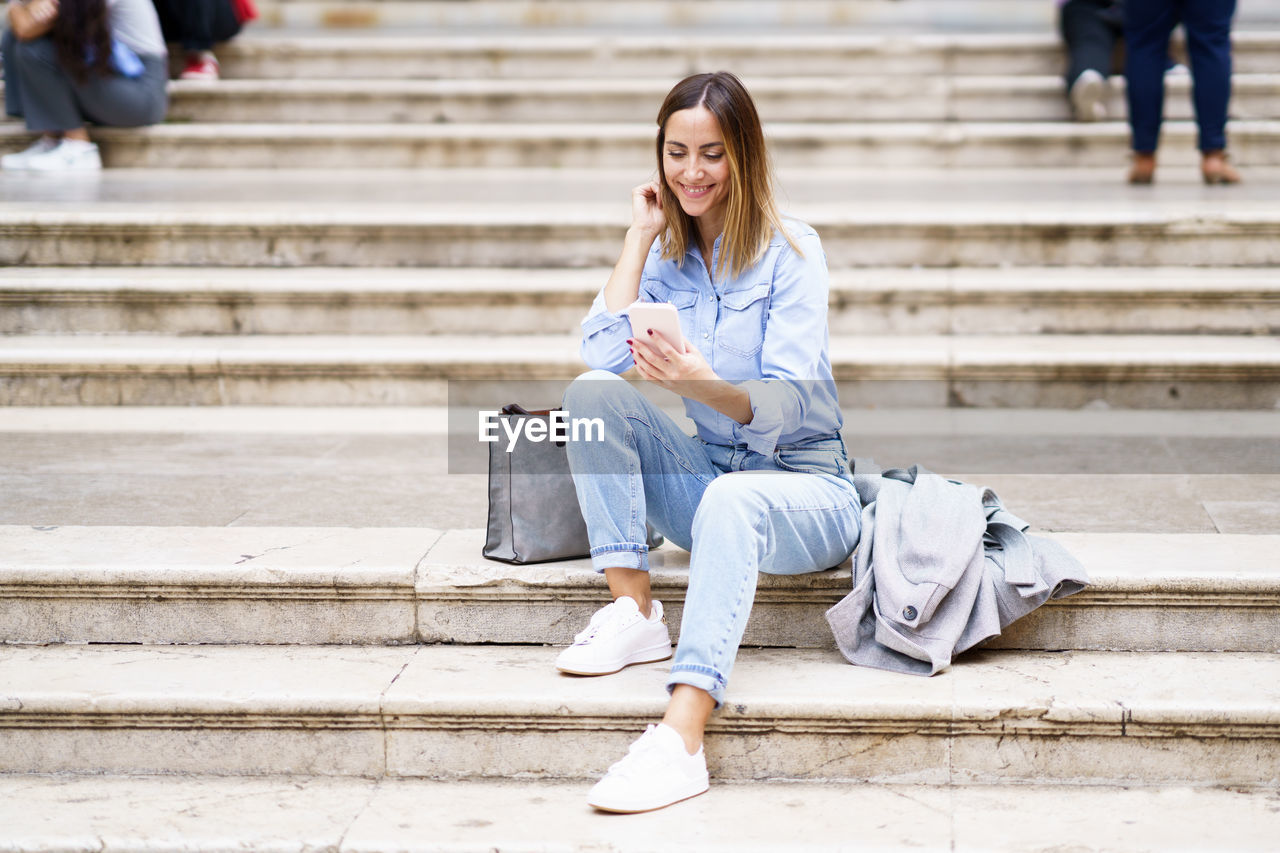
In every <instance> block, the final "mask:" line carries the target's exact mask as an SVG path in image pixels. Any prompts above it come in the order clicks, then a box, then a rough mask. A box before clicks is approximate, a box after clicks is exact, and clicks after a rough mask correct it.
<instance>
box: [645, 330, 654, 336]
mask: <svg viewBox="0 0 1280 853" xmlns="http://www.w3.org/2000/svg"><path fill="white" fill-rule="evenodd" d="M645 331H646V332H648V333H649V334H651V335H652V334H653V329H645Z"/></svg>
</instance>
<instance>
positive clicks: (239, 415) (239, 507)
mask: <svg viewBox="0 0 1280 853" xmlns="http://www.w3.org/2000/svg"><path fill="white" fill-rule="evenodd" d="M564 387H565V383H549V384H548V385H537V386H531V384H530V383H527V382H524V383H521V384H520V386H519V388H518V389H517V390H515V391H513V392H512V393H511V395H510V396H508V397H505V398H502V399H498V400H496V401H492V404H491V405H488V406H485V408H496V407H497V406H499V405H502V404H505V403H509V402H513V401H515V402H522V403H525V404H526V405H531V406H532V407H540V406H546V405H552V404H554V402H555V401H557V400H558V399H560V397H561V395H562V394H563V390H564ZM464 390H465V389H464ZM499 390H501V389H499ZM659 404H660V405H663V406H664V407H666V408H668V409H669V408H670V407H672V406H678V403H677V402H676V400H675V399H674V398H673V397H668V398H667V400H666V401H665V402H663V401H662V400H659ZM456 405H457V406H463V405H464V404H463V403H462V402H458V403H457V404H456ZM474 408H476V409H478V408H480V407H479V406H476V407H474ZM843 408H844V414H845V422H844V428H843V430H842V434H843V436H844V441H845V445H846V447H848V448H849V452H850V454H851V455H853V456H861V457H868V456H869V457H873V458H875V459H877V460H878V461H879V462H881V463H882V464H883V465H885V466H886V467H908V466H910V465H913V464H919V465H922V466H924V467H925V468H927V469H928V470H931V471H937V472H939V473H941V474H945V475H947V476H950V477H954V478H957V479H960V480H962V481H964V482H968V483H976V484H981V485H983V486H988V487H990V488H992V489H994V490H995V491H996V492H997V493H998V494H999V495H1000V496H1001V498H1003V499H1004V500H1005V502H1006V505H1007V506H1008V507H1009V508H1010V509H1012V510H1013V511H1014V512H1015V513H1016V514H1017V515H1018V516H1020V517H1022V518H1024V519H1026V520H1027V521H1028V522H1029V523H1030V524H1031V525H1032V527H1033V529H1035V530H1042V531H1054V532H1068V533H1150V534H1160V535H1169V534H1214V533H1224V534H1264V535H1275V534H1280V451H1277V447H1276V444H1277V436H1280V410H1269V411H1260V410H1254V411H1231V410H1223V409H1216V410H1215V409H1202V410H1196V411H1180V410H1177V409H1163V410H1160V409H1128V410H1125V409H1102V408H1097V407H1093V408H1087V409H1076V410H1065V409H1036V410H1018V409H981V408H955V407H952V408H921V409H900V408H894V409H885V408H881V409H870V408H865V407H856V406H854V405H852V404H851V403H850V402H849V401H848V400H845V401H844V407H843ZM458 411H460V412H462V413H464V415H465V414H466V413H467V412H468V411H469V409H468V408H460V409H458ZM448 415H449V410H448V409H447V408H446V407H443V406H439V407H415V406H399V407H388V406H347V407H291V406H222V407H219V406H200V407H193V406H152V407H130V406H86V405H78V406H42V407H14V406H5V407H0V446H3V447H4V448H5V453H4V454H3V456H2V458H0V518H3V519H5V522H6V523H7V524H10V525H28V526H34V527H51V526H70V527H82V526H85V525H90V526H116V527H132V526H135V525H137V524H138V523H139V521H140V520H145V522H146V525H147V526H160V527H164V526H169V527H216V528H224V527H225V528H228V529H234V528H241V527H336V528H351V527H359V528H414V529H420V528H433V529H436V530H461V529H477V528H483V527H484V526H485V524H486V522H487V518H488V488H487V478H486V476H485V471H486V470H487V466H486V464H485V459H484V456H483V455H482V454H476V453H473V452H471V451H473V450H479V449H480V447H479V445H478V444H477V443H476V442H475V441H474V436H475V426H474V424H475V422H476V416H475V414H474V410H471V414H470V416H469V421H470V424H471V426H470V429H471V432H470V434H469V435H468V434H466V433H465V431H463V437H464V438H465V439H466V440H467V442H468V443H467V444H459V443H458V442H456V441H454V442H451V441H449V434H448V427H449V417H448ZM466 419H467V418H464V420H466ZM676 420H677V423H686V422H685V421H684V420H683V417H682V416H681V417H677V419H676ZM464 426H465V424H464ZM236 535H239V534H236ZM277 544H279V543H277ZM286 544H287V543H286ZM138 547H141V545H139V546H138ZM175 549H177V546H175ZM243 553H244V554H253V553H256V552H254V551H249V550H246V551H244V552H243ZM273 553H274V552H273ZM486 564H487V562H486Z"/></svg>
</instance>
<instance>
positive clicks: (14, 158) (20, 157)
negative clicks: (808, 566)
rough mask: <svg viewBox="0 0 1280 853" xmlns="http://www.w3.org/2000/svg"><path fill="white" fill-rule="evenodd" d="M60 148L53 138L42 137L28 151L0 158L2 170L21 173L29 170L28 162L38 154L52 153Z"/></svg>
mask: <svg viewBox="0 0 1280 853" xmlns="http://www.w3.org/2000/svg"><path fill="white" fill-rule="evenodd" d="M57 147H58V140H56V139H54V138H53V137H52V136H42V137H40V138H39V139H37V140H36V142H35V144H34V145H32V146H31V147H30V148H28V149H27V150H26V151H19V152H18V153H16V154H6V155H4V156H3V157H0V168H2V169H8V170H9V171H19V170H22V169H25V168H27V161H28V160H30V159H31V158H32V157H33V156H35V155H36V154H43V153H45V152H46V151H52V150H53V149H54V148H57Z"/></svg>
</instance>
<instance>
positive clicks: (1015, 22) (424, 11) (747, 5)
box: [259, 0, 1280, 32]
mask: <svg viewBox="0 0 1280 853" xmlns="http://www.w3.org/2000/svg"><path fill="white" fill-rule="evenodd" d="M259 7H260V11H261V13H262V16H261V22H262V23H263V24H266V25H269V26H290V27H328V28H334V29H356V28H373V27H378V28H388V29H396V28H401V27H430V28H433V29H443V28H449V29H454V28H466V29H477V30H491V29H499V30H501V29H531V28H533V29H538V28H555V27H570V28H574V29H582V28H621V29H640V30H650V31H665V30H672V29H673V30H677V31H679V30H681V29H688V28H702V27H706V28H710V29H730V30H748V31H756V32H759V31H764V32H772V31H775V30H779V29H781V30H783V31H785V30H787V29H790V28H816V29H841V28H851V29H864V28H872V29H876V28H879V29H890V30H904V29H906V30H911V29H924V30H926V31H927V30H943V31H946V30H988V29H990V30H996V31H1010V30H1013V31H1019V30H1041V31H1045V32H1052V31H1053V28H1054V25H1055V21H1056V16H1055V12H1054V7H1053V6H1048V7H1045V6H1044V4H1040V5H1039V6H1037V5H1036V4H1034V3H1026V2H1023V0H978V2H968V3H964V4H962V5H960V4H956V3H954V2H949V0H911V2H908V3H899V2H888V0H786V1H785V2H782V0H702V2H699V3H697V4H695V5H692V6H691V5H690V4H689V3H686V2H680V0H613V2H608V3H598V2H597V3H588V2H582V0H471V2H462V3H460V2H456V0H378V2H367V3H363V4H361V6H360V7H359V8H352V7H351V6H350V4H345V3H341V2H338V0H262V2H260V3H259ZM1236 21H1237V23H1238V24H1240V25H1244V26H1248V25H1251V24H1256V23H1263V24H1275V23H1280V6H1278V5H1277V4H1276V3H1275V2H1274V0H1250V2H1246V3H1242V4H1240V10H1239V12H1238V13H1237V17H1236Z"/></svg>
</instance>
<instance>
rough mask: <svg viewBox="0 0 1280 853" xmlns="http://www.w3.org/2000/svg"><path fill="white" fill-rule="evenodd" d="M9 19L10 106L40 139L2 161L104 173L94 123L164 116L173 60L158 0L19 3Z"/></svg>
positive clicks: (135, 123) (142, 121) (130, 123)
mask: <svg viewBox="0 0 1280 853" xmlns="http://www.w3.org/2000/svg"><path fill="white" fill-rule="evenodd" d="M7 19H8V23H9V28H8V29H7V30H6V31H5V33H4V38H3V45H2V46H0V49H2V50H3V53H4V79H5V90H4V99H5V112H6V113H7V114H8V115H11V116H17V117H20V118H23V119H24V120H25V121H26V125H27V129H28V130H31V131H34V132H36V133H39V134H40V138H39V139H38V140H37V141H36V143H35V144H34V145H32V146H31V147H30V148H28V149H27V150H26V151H23V152H21V153H18V154H8V155H5V156H4V157H3V158H0V166H2V167H3V168H4V169H6V170H28V171H42V172H57V171H97V170H99V169H101V168H102V158H101V156H100V155H99V153H98V146H97V145H95V144H94V143H93V142H91V141H90V139H89V132H88V129H87V127H86V125H87V123H89V122H92V123H94V124H99V125H104V126H108V127H141V126H143V125H149V124H155V123H157V122H159V121H161V120H163V119H164V116H165V112H166V111H167V110H168V106H169V101H168V94H167V92H166V86H167V81H168V67H167V66H168V60H167V57H166V51H165V45H164V39H163V37H162V36H161V34H160V22H159V20H158V19H157V18H156V12H155V9H154V8H153V7H152V5H151V2H150V0H11V2H10V3H9V6H8V14H7Z"/></svg>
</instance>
